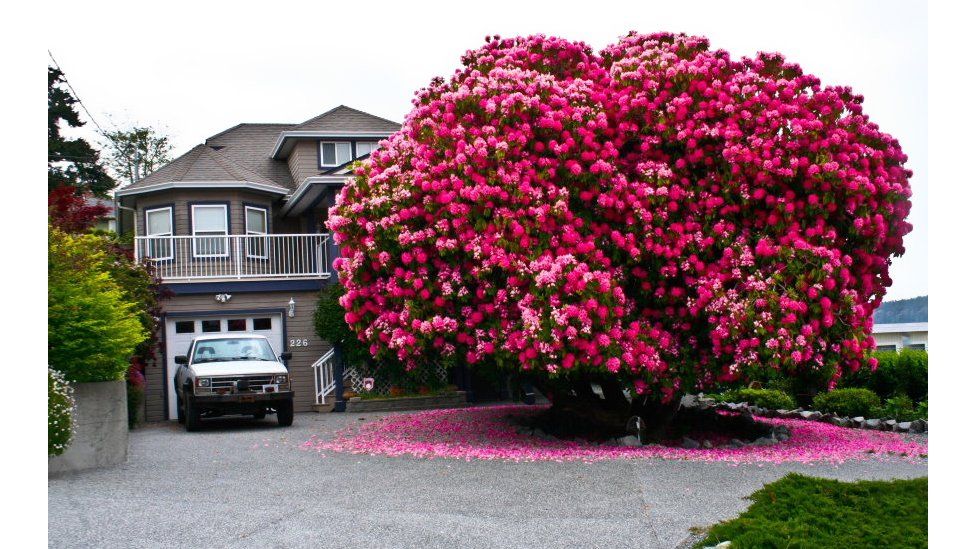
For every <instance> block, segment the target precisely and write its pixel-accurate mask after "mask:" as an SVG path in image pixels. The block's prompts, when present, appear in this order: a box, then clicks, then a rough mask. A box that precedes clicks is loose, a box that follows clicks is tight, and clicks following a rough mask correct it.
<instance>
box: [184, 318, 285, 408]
mask: <svg viewBox="0 0 976 549" xmlns="http://www.w3.org/2000/svg"><path fill="white" fill-rule="evenodd" d="M240 332H253V333H255V334H260V335H263V336H265V337H267V338H268V341H270V342H271V347H272V348H273V349H274V352H275V354H276V355H278V354H281V353H282V351H284V349H283V347H282V343H283V341H282V327H281V314H280V313H266V314H254V315H225V316H201V317H175V318H168V319H166V385H167V387H169V390H168V391H167V392H168V393H169V418H170V419H176V387H174V385H173V376H174V375H175V374H176V357H177V356H178V355H185V354H187V353H188V352H189V351H190V342H192V341H193V338H195V337H197V336H200V335H212V334H219V333H232V334H233V333H240Z"/></svg>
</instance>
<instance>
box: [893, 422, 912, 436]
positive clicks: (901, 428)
mask: <svg viewBox="0 0 976 549" xmlns="http://www.w3.org/2000/svg"><path fill="white" fill-rule="evenodd" d="M911 428H912V422H911V421H902V422H900V423H898V425H897V426H896V427H895V430H896V431H898V432H899V433H907V432H908V431H909V430H911Z"/></svg>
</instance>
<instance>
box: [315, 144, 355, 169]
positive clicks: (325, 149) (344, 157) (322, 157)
mask: <svg viewBox="0 0 976 549" xmlns="http://www.w3.org/2000/svg"><path fill="white" fill-rule="evenodd" d="M351 160H352V143H350V142H348V141H319V167H321V168H334V167H336V166H341V165H343V164H345V163H347V162H350V161H351Z"/></svg>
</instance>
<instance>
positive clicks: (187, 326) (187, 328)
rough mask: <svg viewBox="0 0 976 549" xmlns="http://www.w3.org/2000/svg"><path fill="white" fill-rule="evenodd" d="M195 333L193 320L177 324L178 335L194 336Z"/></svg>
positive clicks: (181, 321)
mask: <svg viewBox="0 0 976 549" xmlns="http://www.w3.org/2000/svg"><path fill="white" fill-rule="evenodd" d="M195 331H196V329H195V328H194V326H193V321H192V320H180V321H178V322H177V323H176V333H178V334H192V333H193V332H195Z"/></svg>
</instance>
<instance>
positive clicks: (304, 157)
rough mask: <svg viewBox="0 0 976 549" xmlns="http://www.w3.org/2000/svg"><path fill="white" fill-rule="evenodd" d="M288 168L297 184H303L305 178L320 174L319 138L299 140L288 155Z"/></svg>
mask: <svg viewBox="0 0 976 549" xmlns="http://www.w3.org/2000/svg"><path fill="white" fill-rule="evenodd" d="M288 170H289V171H290V172H291V178H292V179H293V180H294V181H295V184H296V185H301V183H302V182H303V181H305V178H307V177H311V176H313V175H319V174H320V173H321V172H322V170H321V169H320V168H319V142H318V140H310V141H299V142H298V143H295V148H294V149H292V151H291V154H290V155H288Z"/></svg>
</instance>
